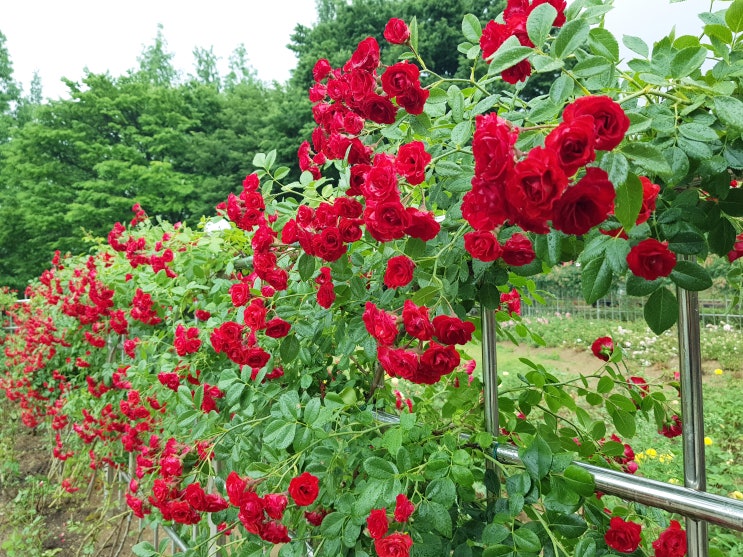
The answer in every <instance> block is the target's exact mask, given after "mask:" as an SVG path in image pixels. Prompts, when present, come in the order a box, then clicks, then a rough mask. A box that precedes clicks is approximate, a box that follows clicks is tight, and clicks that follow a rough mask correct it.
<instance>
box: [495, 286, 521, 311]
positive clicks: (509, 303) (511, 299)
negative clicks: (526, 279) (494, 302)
mask: <svg viewBox="0 0 743 557" xmlns="http://www.w3.org/2000/svg"><path fill="white" fill-rule="evenodd" d="M503 304H506V311H507V312H508V313H515V314H516V315H521V294H519V291H518V290H516V289H515V288H514V289H513V290H511V291H510V292H503V293H501V295H500V305H501V306H503ZM499 309H500V308H499Z"/></svg>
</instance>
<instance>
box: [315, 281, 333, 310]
mask: <svg viewBox="0 0 743 557" xmlns="http://www.w3.org/2000/svg"><path fill="white" fill-rule="evenodd" d="M333 302H335V289H334V288H333V284H332V283H328V284H323V285H322V286H320V289H319V290H318V291H317V304H318V305H319V306H320V307H322V308H325V309H330V306H332V305H333Z"/></svg>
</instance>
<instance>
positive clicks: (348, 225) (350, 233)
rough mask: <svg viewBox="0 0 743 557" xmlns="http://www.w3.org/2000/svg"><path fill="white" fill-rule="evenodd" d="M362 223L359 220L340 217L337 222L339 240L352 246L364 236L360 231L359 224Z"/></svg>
mask: <svg viewBox="0 0 743 557" xmlns="http://www.w3.org/2000/svg"><path fill="white" fill-rule="evenodd" d="M363 222H364V221H363V220H361V219H347V218H343V217H341V219H340V220H339V221H338V230H339V231H340V233H341V239H342V240H343V241H344V242H345V243H347V244H352V243H353V242H356V241H358V240H361V237H362V236H363V235H364V231H363V230H362V229H361V224H362V223H363Z"/></svg>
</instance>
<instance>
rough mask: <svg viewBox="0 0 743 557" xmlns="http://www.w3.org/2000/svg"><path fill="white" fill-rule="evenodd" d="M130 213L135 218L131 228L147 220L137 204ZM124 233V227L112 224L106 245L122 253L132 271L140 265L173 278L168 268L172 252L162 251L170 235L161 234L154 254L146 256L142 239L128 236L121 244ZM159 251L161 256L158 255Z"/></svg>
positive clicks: (172, 257) (167, 249)
mask: <svg viewBox="0 0 743 557" xmlns="http://www.w3.org/2000/svg"><path fill="white" fill-rule="evenodd" d="M132 211H134V214H135V217H134V218H133V219H132V222H131V226H135V225H136V224H139V223H140V222H144V221H146V220H147V214H146V213H145V212H144V210H143V209H142V207H141V206H140V205H139V203H135V204H134V206H133V207H132ZM125 232H126V228H125V227H124V225H123V224H121V223H120V222H117V223H116V224H114V227H113V228H112V229H111V232H109V233H108V243H109V245H110V246H111V247H112V248H113V249H114V251H118V252H122V253H124V254H125V255H126V258H127V260H128V261H129V264H130V265H131V266H132V268H133V269H136V268H137V267H139V266H140V265H150V266H151V267H152V270H153V271H154V272H155V273H157V272H159V271H165V274H166V275H167V276H168V278H175V276H176V275H175V273H174V272H173V270H172V269H171V268H170V267H168V263H170V262H171V261H173V259H174V257H175V255H174V253H173V250H172V249H170V248H165V249H164V250H163V247H164V243H165V242H167V241H168V240H170V238H171V237H170V234H167V233H165V234H163V238H162V240H160V241H158V242H156V243H155V249H154V253H150V254H149V255H148V254H147V252H146V249H147V241H146V240H145V239H144V238H143V237H140V238H135V237H134V236H132V235H131V234H130V235H129V237H128V238H127V240H126V242H125V243H122V242H121V238H122V236H123V235H124V233H125ZM161 251H162V255H158V254H159V253H160V252H161Z"/></svg>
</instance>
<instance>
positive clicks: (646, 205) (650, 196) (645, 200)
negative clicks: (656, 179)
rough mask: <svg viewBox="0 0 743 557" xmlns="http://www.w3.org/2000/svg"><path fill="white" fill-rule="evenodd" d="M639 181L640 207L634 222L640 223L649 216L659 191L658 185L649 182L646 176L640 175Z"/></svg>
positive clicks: (653, 208) (653, 209)
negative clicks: (640, 190)
mask: <svg viewBox="0 0 743 557" xmlns="http://www.w3.org/2000/svg"><path fill="white" fill-rule="evenodd" d="M640 183H641V184H642V207H641V208H640V213H639V214H638V215H637V220H636V221H635V224H642V223H643V222H646V221H647V220H648V219H649V218H650V215H651V214H652V213H653V211H655V201H656V199H657V198H658V194H659V193H660V186H659V185H658V184H654V183H653V182H651V181H650V179H649V178H647V177H646V176H640Z"/></svg>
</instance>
